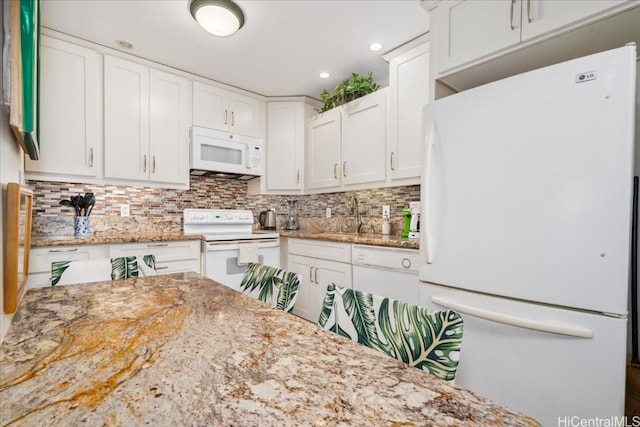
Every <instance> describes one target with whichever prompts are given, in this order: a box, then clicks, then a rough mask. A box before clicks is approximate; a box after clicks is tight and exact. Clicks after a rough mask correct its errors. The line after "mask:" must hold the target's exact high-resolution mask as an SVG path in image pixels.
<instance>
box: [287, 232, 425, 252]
mask: <svg viewBox="0 0 640 427" xmlns="http://www.w3.org/2000/svg"><path fill="white" fill-rule="evenodd" d="M278 233H279V234H280V237H293V238H299V239H316V240H330V241H334V242H345V243H359V244H362V245H374V246H388V247H392V248H405V249H419V248H420V241H419V239H407V238H406V237H401V236H397V235H389V236H387V235H383V234H375V233H358V234H356V233H335V232H334V233H332V232H324V231H286V230H278Z"/></svg>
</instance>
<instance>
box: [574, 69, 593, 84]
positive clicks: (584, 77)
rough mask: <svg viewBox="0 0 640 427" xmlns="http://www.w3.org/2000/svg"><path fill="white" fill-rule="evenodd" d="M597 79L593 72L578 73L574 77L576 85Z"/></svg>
mask: <svg viewBox="0 0 640 427" xmlns="http://www.w3.org/2000/svg"><path fill="white" fill-rule="evenodd" d="M597 77H598V75H597V74H596V72H595V71H589V72H588V73H580V74H578V75H577V76H576V83H584V82H588V81H590V80H595V79H596V78H597Z"/></svg>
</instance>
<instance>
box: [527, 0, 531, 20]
mask: <svg viewBox="0 0 640 427" xmlns="http://www.w3.org/2000/svg"><path fill="white" fill-rule="evenodd" d="M527 21H528V22H529V24H531V0H527Z"/></svg>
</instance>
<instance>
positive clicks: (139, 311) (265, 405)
mask: <svg viewBox="0 0 640 427" xmlns="http://www.w3.org/2000/svg"><path fill="white" fill-rule="evenodd" d="M0 424H2V425H6V424H11V425H88V426H89V425H111V426H125V425H126V426H132V425H143V424H144V425H158V426H161V425H172V426H173V425H238V426H240V425H251V426H255V425H277V426H290V425H296V426H298V425H369V426H376V425H381V426H382V425H384V426H388V425H404V426H409V425H421V426H426V425H438V426H444V425H455V426H476V425H482V426H486V425H505V426H532V425H539V424H538V423H537V422H535V421H534V420H533V419H531V418H529V417H527V416H525V415H522V414H519V413H517V412H515V411H512V410H510V409H508V408H506V407H504V406H502V405H499V404H497V403H494V402H491V401H489V400H486V399H483V398H481V397H479V396H477V395H475V394H474V393H472V392H470V391H468V390H465V389H462V388H460V387H457V386H454V385H451V384H449V383H447V382H445V381H442V380H440V379H438V378H435V377H433V376H430V375H429V374H427V373H426V372H423V371H420V370H418V369H416V368H412V367H409V366H408V365H405V364H403V363H402V362H399V361H397V360H396V359H392V358H389V357H387V356H385V355H384V354H382V353H379V352H376V351H374V350H371V349H369V348H367V347H364V346H361V345H359V344H357V343H354V342H352V341H349V340H347V339H345V338H343V337H340V336H338V335H337V334H334V333H332V332H328V331H325V330H323V329H321V328H320V327H318V326H317V325H315V324H312V323H309V322H307V321H305V320H302V319H300V318H298V317H296V316H294V315H291V314H288V313H285V312H283V311H279V310H275V309H272V308H270V307H268V306H267V305H265V304H262V303H261V302H259V301H257V300H254V299H253V298H251V297H249V296H246V295H243V294H240V293H238V292H236V291H234V290H232V289H230V288H227V287H225V286H223V285H220V284H218V283H216V282H214V281H212V280H210V279H207V278H205V277H203V276H200V275H198V274H196V273H178V274H172V275H162V276H154V277H147V278H140V279H127V280H120V281H112V282H100V283H91V284H82V285H71V286H61V287H49V288H38V289H30V290H29V291H28V292H27V294H26V295H25V298H24V300H23V301H22V304H21V305H20V307H19V309H18V311H17V313H16V315H15V317H14V320H13V324H12V325H11V327H10V328H9V331H8V332H7V335H6V338H5V340H4V342H3V343H2V345H0Z"/></svg>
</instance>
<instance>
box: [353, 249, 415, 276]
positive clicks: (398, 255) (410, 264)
mask: <svg viewBox="0 0 640 427" xmlns="http://www.w3.org/2000/svg"><path fill="white" fill-rule="evenodd" d="M352 262H353V264H354V265H367V266H371V267H379V268H387V269H392V270H399V271H406V272H408V273H415V274H417V273H418V266H419V262H420V254H419V251H418V250H416V249H398V248H393V249H391V248H383V247H378V246H368V245H353V248H352Z"/></svg>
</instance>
